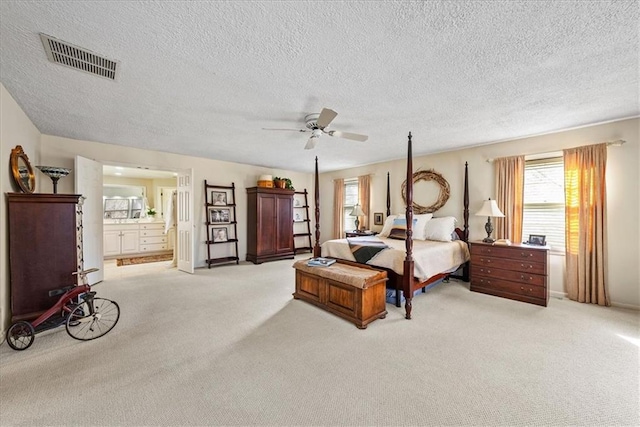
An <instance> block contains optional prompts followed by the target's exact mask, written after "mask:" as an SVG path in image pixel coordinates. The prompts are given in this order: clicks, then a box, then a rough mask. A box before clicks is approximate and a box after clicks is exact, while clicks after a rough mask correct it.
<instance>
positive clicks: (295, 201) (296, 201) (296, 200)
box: [293, 199, 302, 208]
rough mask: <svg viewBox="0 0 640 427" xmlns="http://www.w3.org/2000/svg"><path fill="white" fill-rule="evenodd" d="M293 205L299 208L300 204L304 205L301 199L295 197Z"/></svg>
mask: <svg viewBox="0 0 640 427" xmlns="http://www.w3.org/2000/svg"><path fill="white" fill-rule="evenodd" d="M293 206H295V207H296V208H299V207H300V206H302V203H300V199H295V200H294V201H293Z"/></svg>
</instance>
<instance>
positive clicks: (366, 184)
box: [358, 175, 371, 230]
mask: <svg viewBox="0 0 640 427" xmlns="http://www.w3.org/2000/svg"><path fill="white" fill-rule="evenodd" d="M358 203H360V207H361V208H362V211H363V212H364V213H365V215H364V216H363V217H362V219H361V220H360V228H361V229H363V230H368V229H369V215H370V212H371V209H370V206H369V205H370V204H371V177H370V176H369V175H363V176H359V177H358Z"/></svg>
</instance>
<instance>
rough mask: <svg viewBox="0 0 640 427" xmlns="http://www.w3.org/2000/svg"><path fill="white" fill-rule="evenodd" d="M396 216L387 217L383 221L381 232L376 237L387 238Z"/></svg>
mask: <svg viewBox="0 0 640 427" xmlns="http://www.w3.org/2000/svg"><path fill="white" fill-rule="evenodd" d="M397 217H398V215H389V216H388V217H387V219H386V220H385V221H384V226H383V227H382V231H381V232H380V234H378V236H380V237H389V232H390V231H391V229H392V228H393V220H394V219H396V218H397Z"/></svg>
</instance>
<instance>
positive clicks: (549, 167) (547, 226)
mask: <svg viewBox="0 0 640 427" xmlns="http://www.w3.org/2000/svg"><path fill="white" fill-rule="evenodd" d="M564 219H565V216H564V163H563V160H562V157H553V158H547V159H538V160H527V161H526V162H525V167H524V215H523V225H522V241H524V242H526V241H527V240H529V235H530V234H542V235H544V236H546V241H547V244H548V245H550V246H551V249H552V250H553V251H561V252H564V240H565V233H564Z"/></svg>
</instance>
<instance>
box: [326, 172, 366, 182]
mask: <svg viewBox="0 0 640 427" xmlns="http://www.w3.org/2000/svg"><path fill="white" fill-rule="evenodd" d="M361 176H376V174H375V173H365V174H363V175H358V176H352V177H350V178H331V181H332V182H333V181H335V180H336V179H358V177H361Z"/></svg>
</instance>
